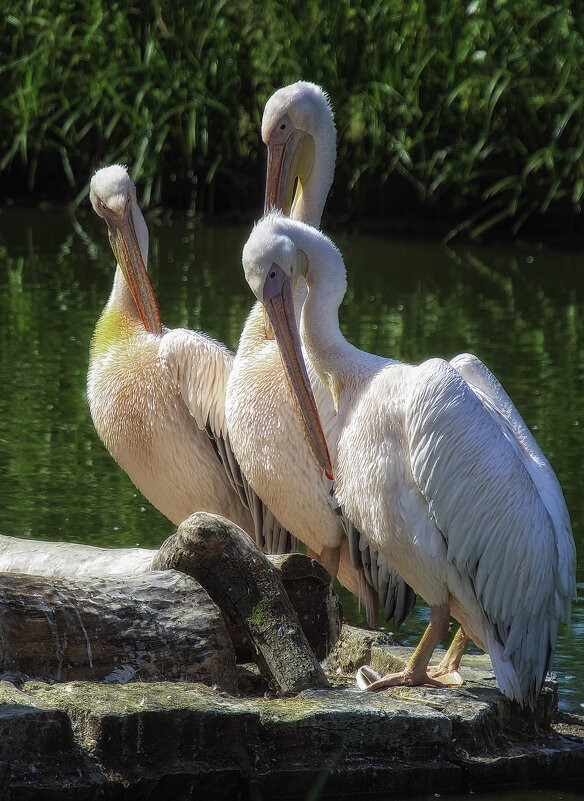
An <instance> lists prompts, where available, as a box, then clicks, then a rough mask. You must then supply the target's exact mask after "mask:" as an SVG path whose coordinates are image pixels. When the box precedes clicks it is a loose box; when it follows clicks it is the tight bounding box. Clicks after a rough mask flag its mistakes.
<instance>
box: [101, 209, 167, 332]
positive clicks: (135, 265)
mask: <svg viewBox="0 0 584 801" xmlns="http://www.w3.org/2000/svg"><path fill="white" fill-rule="evenodd" d="M101 211H102V212H103V217H104V219H105V221H106V223H107V227H108V230H109V241H110V245H111V247H112V250H113V252H114V256H115V257H116V260H117V262H118V264H119V266H120V269H121V271H122V272H123V274H124V278H125V279H126V282H127V284H128V286H129V287H130V290H131V292H132V295H133V296H134V301H135V303H136V306H137V308H138V312H139V314H140V317H141V319H142V322H143V323H144V328H145V329H146V330H147V331H148V332H149V333H151V334H161V333H162V323H161V322H160V312H159V310H158V304H157V302H156V297H155V295H154V290H153V289H152V284H151V283H150V278H149V277H148V271H147V270H146V266H145V265H144V259H143V258H142V253H141V252H140V246H139V244H138V237H137V236H136V229H135V227H134V218H133V216H132V209H131V206H130V203H129V202H127V203H126V205H125V207H124V211H123V213H122V215H121V216H119V215H118V214H116V213H115V212H114V211H112V209H109V208H108V207H107V206H105V204H103V203H102V205H101Z"/></svg>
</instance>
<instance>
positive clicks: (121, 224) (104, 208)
mask: <svg viewBox="0 0 584 801" xmlns="http://www.w3.org/2000/svg"><path fill="white" fill-rule="evenodd" d="M90 199H91V203H92V206H93V208H94V210H95V211H96V213H97V214H98V215H99V216H100V217H103V219H104V220H105V221H106V223H107V226H108V229H109V238H110V243H111V246H112V249H113V251H114V254H115V256H116V259H117V266H116V272H115V277H114V283H113V289H112V292H111V295H110V297H109V300H108V302H107V304H106V306H105V308H104V310H103V313H102V315H101V317H100V318H99V321H98V323H97V326H96V328H95V332H94V335H93V339H92V341H91V348H90V358H89V372H88V380H87V396H88V400H89V408H90V411H91V416H92V418H93V422H94V425H95V428H96V430H97V433H98V434H99V436H100V438H101V439H102V440H103V442H104V444H105V446H106V447H107V449H108V450H109V452H110V453H111V455H112V456H113V457H114V459H115V460H116V461H117V462H118V464H119V465H120V467H121V468H122V469H123V470H125V472H126V473H127V474H128V475H129V477H130V478H131V479H132V481H133V482H134V484H135V485H136V486H137V488H138V489H139V490H140V492H142V494H143V495H145V496H146V498H148V500H149V501H150V502H151V503H152V504H153V505H154V506H155V507H156V508H157V509H159V510H160V511H161V512H162V514H164V515H166V517H168V518H169V519H170V520H172V522H173V523H175V524H177V525H178V524H179V523H181V522H182V521H183V520H185V519H186V518H187V517H188V516H189V515H190V514H192V513H193V512H195V511H198V510H206V511H209V512H212V513H215V514H220V515H223V516H224V517H227V518H229V520H231V521H233V522H234V523H236V524H237V525H238V526H240V527H241V528H243V529H244V530H245V531H247V532H248V534H250V535H251V536H253V537H254V539H255V540H256V542H257V543H258V544H259V545H260V546H263V547H264V549H266V550H268V551H275V552H280V551H282V550H285V549H286V547H288V545H289V543H286V544H285V541H286V538H287V532H284V531H283V530H281V529H280V527H279V524H278V523H277V521H276V520H275V519H274V518H273V515H272V514H271V512H269V510H266V509H265V508H264V507H263V505H262V504H261V503H260V502H259V500H258V499H257V497H256V496H255V494H254V493H253V492H252V491H251V490H250V489H249V487H248V485H247V482H246V481H245V478H244V477H243V476H242V475H241V472H240V471H239V468H238V465H237V463H236V462H235V460H234V459H233V456H232V453H231V449H230V445H229V436H228V434H227V429H226V424H225V412H224V397H225V386H226V384H227V379H228V377H229V373H230V371H231V367H232V364H233V356H232V354H231V352H230V351H229V350H227V348H226V347H224V346H223V345H222V344H220V343H218V342H216V341H215V340H213V339H211V338H210V337H208V336H206V335H205V334H202V333H198V332H196V331H189V330H186V329H183V328H177V329H173V330H169V329H168V328H165V327H164V326H162V324H161V322H160V314H159V310H158V305H157V303H156V298H155V296H154V292H153V290H152V286H151V284H150V280H149V278H148V272H147V269H146V264H147V258H148V228H147V226H146V222H145V220H144V217H143V216H142V212H141V211H140V208H139V206H138V203H137V201H136V189H135V187H134V184H133V183H132V181H131V179H130V177H129V175H128V173H127V170H126V168H125V167H122V166H120V165H114V166H111V167H106V168H104V169H101V170H99V171H98V172H96V173H95V175H94V176H93V178H92V180H91V186H90ZM218 456H219V458H218ZM228 473H229V474H228ZM250 509H251V511H250Z"/></svg>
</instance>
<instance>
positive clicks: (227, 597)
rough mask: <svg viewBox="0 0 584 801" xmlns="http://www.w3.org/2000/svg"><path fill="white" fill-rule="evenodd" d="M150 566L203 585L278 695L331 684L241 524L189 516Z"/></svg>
mask: <svg viewBox="0 0 584 801" xmlns="http://www.w3.org/2000/svg"><path fill="white" fill-rule="evenodd" d="M152 567H153V569H155V570H165V569H170V568H173V569H175V570H180V571H181V572H183V573H187V574H188V575H190V576H193V577H194V578H196V579H197V580H198V581H199V582H200V583H201V584H202V585H203V587H204V588H205V589H206V590H207V592H208V593H209V595H210V596H211V598H212V599H213V600H214V601H215V603H216V604H217V605H218V606H219V607H220V609H221V610H222V611H223V612H224V613H225V614H226V615H227V616H228V617H229V618H230V619H231V620H232V621H234V622H235V623H236V625H238V626H239V627H240V628H241V629H242V630H243V632H244V633H245V636H246V638H247V639H248V641H249V642H250V643H251V644H253V647H254V650H255V655H256V661H257V663H258V666H259V668H260V671H261V672H262V674H263V675H264V677H265V678H266V679H267V680H268V681H269V683H270V685H271V686H272V688H273V689H274V690H275V691H276V692H278V693H284V694H289V693H296V692H299V691H300V690H303V689H305V688H308V687H325V686H327V685H328V682H327V679H326V677H325V675H324V672H323V670H322V668H321V666H320V664H319V662H318V660H317V659H316V657H315V655H314V653H313V652H312V650H311V648H310V646H309V644H308V641H307V639H306V636H305V635H304V632H303V631H302V628H301V626H300V623H299V621H298V617H297V615H296V613H295V611H294V608H293V607H292V604H291V602H290V600H289V598H288V596H287V595H286V593H285V592H284V588H283V585H282V580H281V579H280V576H279V574H278V571H277V570H276V569H275V568H274V567H273V565H272V564H271V563H270V561H269V560H268V559H266V557H265V556H264V554H263V553H262V552H261V550H260V549H259V548H258V547H257V546H256V544H255V543H254V542H253V541H252V540H251V538H250V537H248V536H247V535H246V534H245V532H243V531H242V530H241V529H240V528H238V526H236V525H234V524H233V523H230V522H229V521H228V520H225V519H224V518H222V517H219V516H217V515H212V514H208V513H206V512H198V513H196V514H194V515H191V517H189V518H188V520H185V522H184V523H181V525H180V526H179V529H178V531H177V533H176V534H174V535H173V536H172V537H169V538H168V539H167V540H166V541H165V542H164V543H163V544H162V546H161V548H160V550H159V551H158V554H157V556H156V557H155V558H154V561H153V563H152Z"/></svg>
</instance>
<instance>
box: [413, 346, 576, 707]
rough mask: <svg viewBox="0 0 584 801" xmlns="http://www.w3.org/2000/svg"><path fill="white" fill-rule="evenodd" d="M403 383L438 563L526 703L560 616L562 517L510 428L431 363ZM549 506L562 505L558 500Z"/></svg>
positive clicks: (566, 548) (569, 563)
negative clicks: (473, 610)
mask: <svg viewBox="0 0 584 801" xmlns="http://www.w3.org/2000/svg"><path fill="white" fill-rule="evenodd" d="M413 375H414V383H413V385H412V389H411V397H410V398H409V401H410V402H409V403H408V404H407V412H406V425H407V431H408V438H409V442H410V458H411V465H412V471H413V475H414V478H415V480H416V482H417V484H418V487H419V488H420V490H421V492H422V494H423V495H424V497H425V498H426V500H427V502H428V507H429V515H430V518H431V519H433V520H434V522H435V523H436V526H437V527H438V529H439V530H440V532H441V533H442V536H443V537H444V540H445V543H446V548H447V560H448V562H449V563H451V564H452V565H453V566H454V567H455V568H456V569H457V570H458V572H459V573H460V574H461V575H462V576H463V577H465V578H466V579H468V581H469V582H470V584H471V585H472V587H473V589H474V593H475V595H476V597H477V599H478V601H479V603H480V606H481V608H482V609H483V610H484V613H485V615H486V617H487V619H488V620H489V622H490V623H491V627H492V628H491V631H492V632H493V634H492V636H493V637H494V638H495V639H496V640H497V641H498V643H499V644H500V646H502V648H503V658H504V659H505V660H509V659H511V661H512V662H513V664H514V666H515V669H516V673H517V676H518V680H519V683H520V685H521V690H520V692H521V695H522V697H524V698H527V697H531V696H532V694H533V691H534V687H539V685H540V683H541V681H542V680H543V677H544V676H545V673H546V671H547V669H548V667H549V663H550V659H551V656H552V654H553V648H554V644H555V639H556V634H557V627H558V622H559V620H560V619H561V618H567V617H568V615H569V607H570V598H571V595H572V594H573V588H574V572H575V570H574V568H575V554H574V552H573V551H572V558H570V555H569V554H570V550H571V549H570V544H569V543H570V541H571V542H572V546H571V547H572V549H573V540H572V535H571V531H570V528H569V520H568V517H567V512H566V513H565V514H563V515H560V516H559V517H558V516H555V515H554V516H552V515H551V514H550V512H549V510H548V505H547V504H546V503H545V501H544V500H543V498H542V494H541V492H540V489H539V487H538V485H537V483H536V482H535V481H534V480H533V477H532V474H531V471H530V470H529V469H528V467H527V466H526V462H525V459H524V458H522V457H521V456H520V455H519V451H520V449H521V448H522V447H524V446H523V445H522V444H521V442H518V441H517V437H516V431H515V428H514V426H513V423H512V420H511V418H510V417H507V418H506V420H507V422H506V423H505V422H503V421H502V420H501V418H502V417H505V415H504V413H503V412H502V411H501V410H499V411H497V410H496V409H495V408H494V404H493V403H491V408H487V406H486V404H485V403H484V402H483V398H482V397H479V394H478V393H477V391H476V390H475V389H473V388H471V386H469V384H468V383H467V382H466V381H465V380H464V379H463V377H462V376H461V375H460V373H459V372H458V371H457V370H456V369H455V368H454V367H453V366H452V365H450V364H448V363H447V362H445V361H442V360H440V359H432V360H429V361H427V362H425V363H424V364H422V365H420V366H419V367H418V368H416V369H415V372H414V373H413ZM481 392H482V390H481ZM483 394H486V393H483ZM523 425H524V424H523ZM550 470H551V468H550ZM550 491H552V492H553V490H550ZM558 491H559V487H558ZM555 502H556V506H558V507H559V506H561V504H563V498H561V491H560V497H559V498H556V499H555ZM487 646H488V647H489V651H491V644H490V643H487ZM493 646H494V643H493Z"/></svg>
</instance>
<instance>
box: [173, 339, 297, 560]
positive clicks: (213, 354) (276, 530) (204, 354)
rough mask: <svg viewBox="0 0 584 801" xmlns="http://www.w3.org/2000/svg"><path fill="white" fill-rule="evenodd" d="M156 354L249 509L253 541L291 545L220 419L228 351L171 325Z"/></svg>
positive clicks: (272, 546)
mask: <svg viewBox="0 0 584 801" xmlns="http://www.w3.org/2000/svg"><path fill="white" fill-rule="evenodd" d="M159 356H160V358H161V360H162V362H163V364H164V366H165V369H166V370H169V371H171V373H172V375H173V378H174V380H175V381H176V382H177V384H178V386H179V387H180V389H181V394H182V397H183V400H184V402H185V404H186V406H187V408H188V410H189V412H190V414H191V415H192V416H193V418H194V419H195V421H196V422H197V425H198V426H199V428H201V429H202V430H203V431H206V432H207V434H208V436H209V439H210V440H211V443H212V444H213V447H214V448H215V452H216V454H217V457H218V459H219V460H220V461H221V463H222V464H223V467H224V468H225V472H226V474H227V477H228V478H229V480H230V482H231V485H232V486H233V488H234V490H235V491H236V492H237V494H238V495H239V497H240V499H241V502H242V503H243V505H244V506H245V507H246V508H247V509H249V511H250V512H251V516H252V518H253V522H254V535H255V541H256V544H257V545H258V546H259V547H260V548H262V549H264V550H265V551H266V552H267V553H289V552H290V551H295V550H296V549H297V542H296V539H295V538H294V537H292V536H291V535H290V533H289V532H288V531H287V529H285V528H284V527H283V526H281V525H280V523H279V522H278V520H277V519H276V518H275V517H274V515H273V514H272V512H271V511H270V510H269V509H268V507H267V506H266V505H265V504H264V503H262V501H261V500H260V499H259V497H258V496H257V495H256V493H255V492H254V491H253V489H252V488H251V487H250V485H249V483H248V481H247V479H246V478H245V476H244V475H243V473H242V472H241V469H240V467H239V464H238V462H237V459H236V458H235V455H234V453H233V450H232V448H231V442H230V440H229V432H228V430H227V423H226V420H225V388H226V386H227V381H228V379H229V374H230V373H231V368H232V366H233V354H232V353H231V351H230V350H228V348H226V347H225V345H223V344H222V343H220V342H217V341H216V340H214V339H213V338H212V337H210V336H207V334H203V333H199V332H197V331H190V330H188V329H184V328H175V329H173V330H171V331H168V332H166V334H165V336H164V337H163V339H162V342H161V346H160V350H159Z"/></svg>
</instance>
